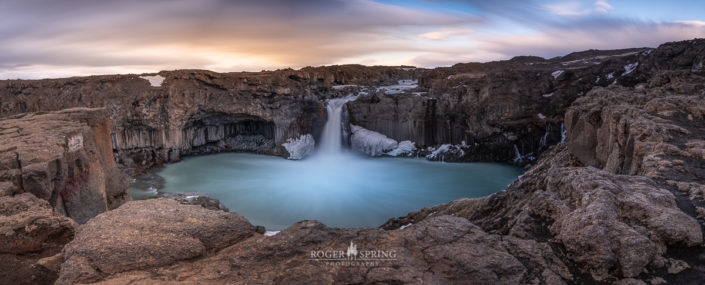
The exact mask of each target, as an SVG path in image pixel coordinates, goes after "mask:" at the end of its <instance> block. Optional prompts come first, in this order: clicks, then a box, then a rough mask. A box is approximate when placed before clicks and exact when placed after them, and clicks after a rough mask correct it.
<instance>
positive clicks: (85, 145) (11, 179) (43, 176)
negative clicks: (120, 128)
mask: <svg viewBox="0 0 705 285" xmlns="http://www.w3.org/2000/svg"><path fill="white" fill-rule="evenodd" d="M109 135H110V121H109V119H108V114H107V113H106V112H105V110H104V109H86V108H75V109H67V110H63V111H58V112H51V113H34V114H23V115H18V116H15V117H10V118H6V119H3V120H0V141H2V142H3V144H2V146H0V196H12V195H16V194H21V193H31V194H33V195H35V196H36V197H38V198H40V199H43V200H46V201H49V203H50V204H51V205H52V206H53V207H54V208H55V209H56V210H57V211H58V212H60V213H62V214H64V215H66V216H68V217H70V218H72V219H74V220H75V221H77V222H79V223H83V222H85V221H87V220H88V219H90V218H92V217H94V216H96V215H97V214H100V213H102V212H105V211H107V210H108V209H110V208H115V207H117V206H119V205H120V204H122V203H123V202H124V201H126V200H128V199H129V196H128V195H127V189H128V187H129V184H130V179H129V177H128V176H127V175H125V174H124V173H123V172H122V171H120V170H119V169H117V167H116V165H115V160H114V159H113V152H112V146H111V142H110V140H109V137H110V136H109Z"/></svg>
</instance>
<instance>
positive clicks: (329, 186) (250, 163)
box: [131, 97, 522, 231]
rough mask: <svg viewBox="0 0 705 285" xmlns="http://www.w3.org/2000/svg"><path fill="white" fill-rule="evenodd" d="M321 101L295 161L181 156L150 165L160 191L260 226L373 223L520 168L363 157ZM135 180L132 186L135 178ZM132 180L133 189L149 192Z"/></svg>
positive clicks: (473, 191) (478, 189)
mask: <svg viewBox="0 0 705 285" xmlns="http://www.w3.org/2000/svg"><path fill="white" fill-rule="evenodd" d="M353 99H354V97H349V98H341V99H332V100H330V101H329V102H328V115H329V120H328V122H327V123H326V126H325V128H324V131H323V135H322V139H321V143H320V145H319V146H318V151H317V153H316V154H315V155H314V156H313V157H309V158H307V159H304V160H301V161H293V160H286V159H282V158H281V157H276V156H267V155H257V154H248V153H222V154H214V155H206V156H199V157H189V158H186V159H184V160H183V161H181V162H178V163H174V164H169V165H167V166H166V167H165V168H163V169H162V170H159V171H158V172H156V174H157V175H159V176H161V177H162V178H163V182H164V187H163V188H162V189H160V190H159V191H161V192H207V193H209V194H210V196H211V197H213V198H217V199H219V200H220V201H221V202H222V203H223V204H225V205H226V206H227V207H228V208H229V209H230V210H231V211H234V212H237V213H239V214H241V215H243V216H245V217H246V218H247V219H249V220H250V222H251V223H252V224H255V225H262V226H265V227H266V228H267V230H270V231H271V230H274V231H276V230H282V229H284V228H286V227H288V226H290V225H291V224H293V223H295V222H298V221H301V220H319V221H321V222H323V223H324V224H326V225H328V226H332V227H376V226H380V225H381V224H383V223H384V222H385V221H387V220H388V219H390V218H393V217H398V216H403V215H405V214H407V213H408V212H410V211H413V210H417V209H420V208H423V207H428V206H433V205H437V204H441V203H446V202H449V201H452V200H456V199H459V198H463V197H481V196H486V195H489V194H492V193H494V192H497V191H499V190H502V189H504V188H505V187H507V185H509V184H510V183H511V182H512V181H514V179H516V178H517V176H518V175H520V174H521V172H522V171H521V170H520V169H519V168H517V167H513V166H510V165H505V164H498V163H441V162H431V161H427V160H425V159H418V158H417V159H413V158H405V159H402V158H371V157H367V156H363V155H358V154H354V153H351V152H349V151H345V150H344V149H342V146H341V137H342V134H341V124H342V122H341V119H340V115H341V107H342V106H343V105H344V104H345V102H347V101H349V100H353ZM140 185H141V187H138V186H140ZM146 185H147V183H144V182H143V181H140V182H139V183H135V186H133V188H132V190H131V192H132V195H133V197H136V198H143V197H145V196H150V195H152V196H153V195H154V194H155V193H154V191H153V190H154V189H150V190H149V191H144V190H143V189H140V188H146Z"/></svg>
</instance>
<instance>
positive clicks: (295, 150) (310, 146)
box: [282, 134, 316, 160]
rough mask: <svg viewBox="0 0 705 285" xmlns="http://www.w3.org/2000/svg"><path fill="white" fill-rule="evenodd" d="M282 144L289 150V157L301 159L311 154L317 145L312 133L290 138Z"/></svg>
mask: <svg viewBox="0 0 705 285" xmlns="http://www.w3.org/2000/svg"><path fill="white" fill-rule="evenodd" d="M282 146H284V148H286V151H288V152H289V157H287V159H293V160H299V159H303V158H304V157H306V156H308V155H309V154H311V153H312V152H313V150H314V148H315V147H316V141H315V140H314V139H313V136H312V135H311V134H305V135H301V136H299V137H298V138H290V139H288V140H286V143H283V144H282Z"/></svg>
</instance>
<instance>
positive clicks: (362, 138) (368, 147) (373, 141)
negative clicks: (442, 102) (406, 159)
mask: <svg viewBox="0 0 705 285" xmlns="http://www.w3.org/2000/svg"><path fill="white" fill-rule="evenodd" d="M350 131H351V132H352V136H351V137H350V144H351V146H352V149H354V150H356V151H359V152H362V153H366V154H368V155H370V156H380V155H383V154H385V153H386V152H390V151H392V150H394V149H395V148H397V146H398V145H399V144H398V143H397V141H395V140H393V139H390V138H388V137H387V136H385V135H383V134H380V133H378V132H375V131H370V130H368V129H365V128H363V127H360V126H356V125H350Z"/></svg>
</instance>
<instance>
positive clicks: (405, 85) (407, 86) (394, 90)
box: [377, 79, 419, 94]
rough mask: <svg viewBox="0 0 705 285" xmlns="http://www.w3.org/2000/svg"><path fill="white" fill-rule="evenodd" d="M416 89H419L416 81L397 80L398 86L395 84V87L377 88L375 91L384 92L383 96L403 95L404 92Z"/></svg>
mask: <svg viewBox="0 0 705 285" xmlns="http://www.w3.org/2000/svg"><path fill="white" fill-rule="evenodd" d="M416 87H419V81H418V80H410V79H407V80H399V84H397V85H389V86H380V87H377V91H379V90H384V94H399V93H403V92H404V91H406V90H411V89H415V88H416Z"/></svg>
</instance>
